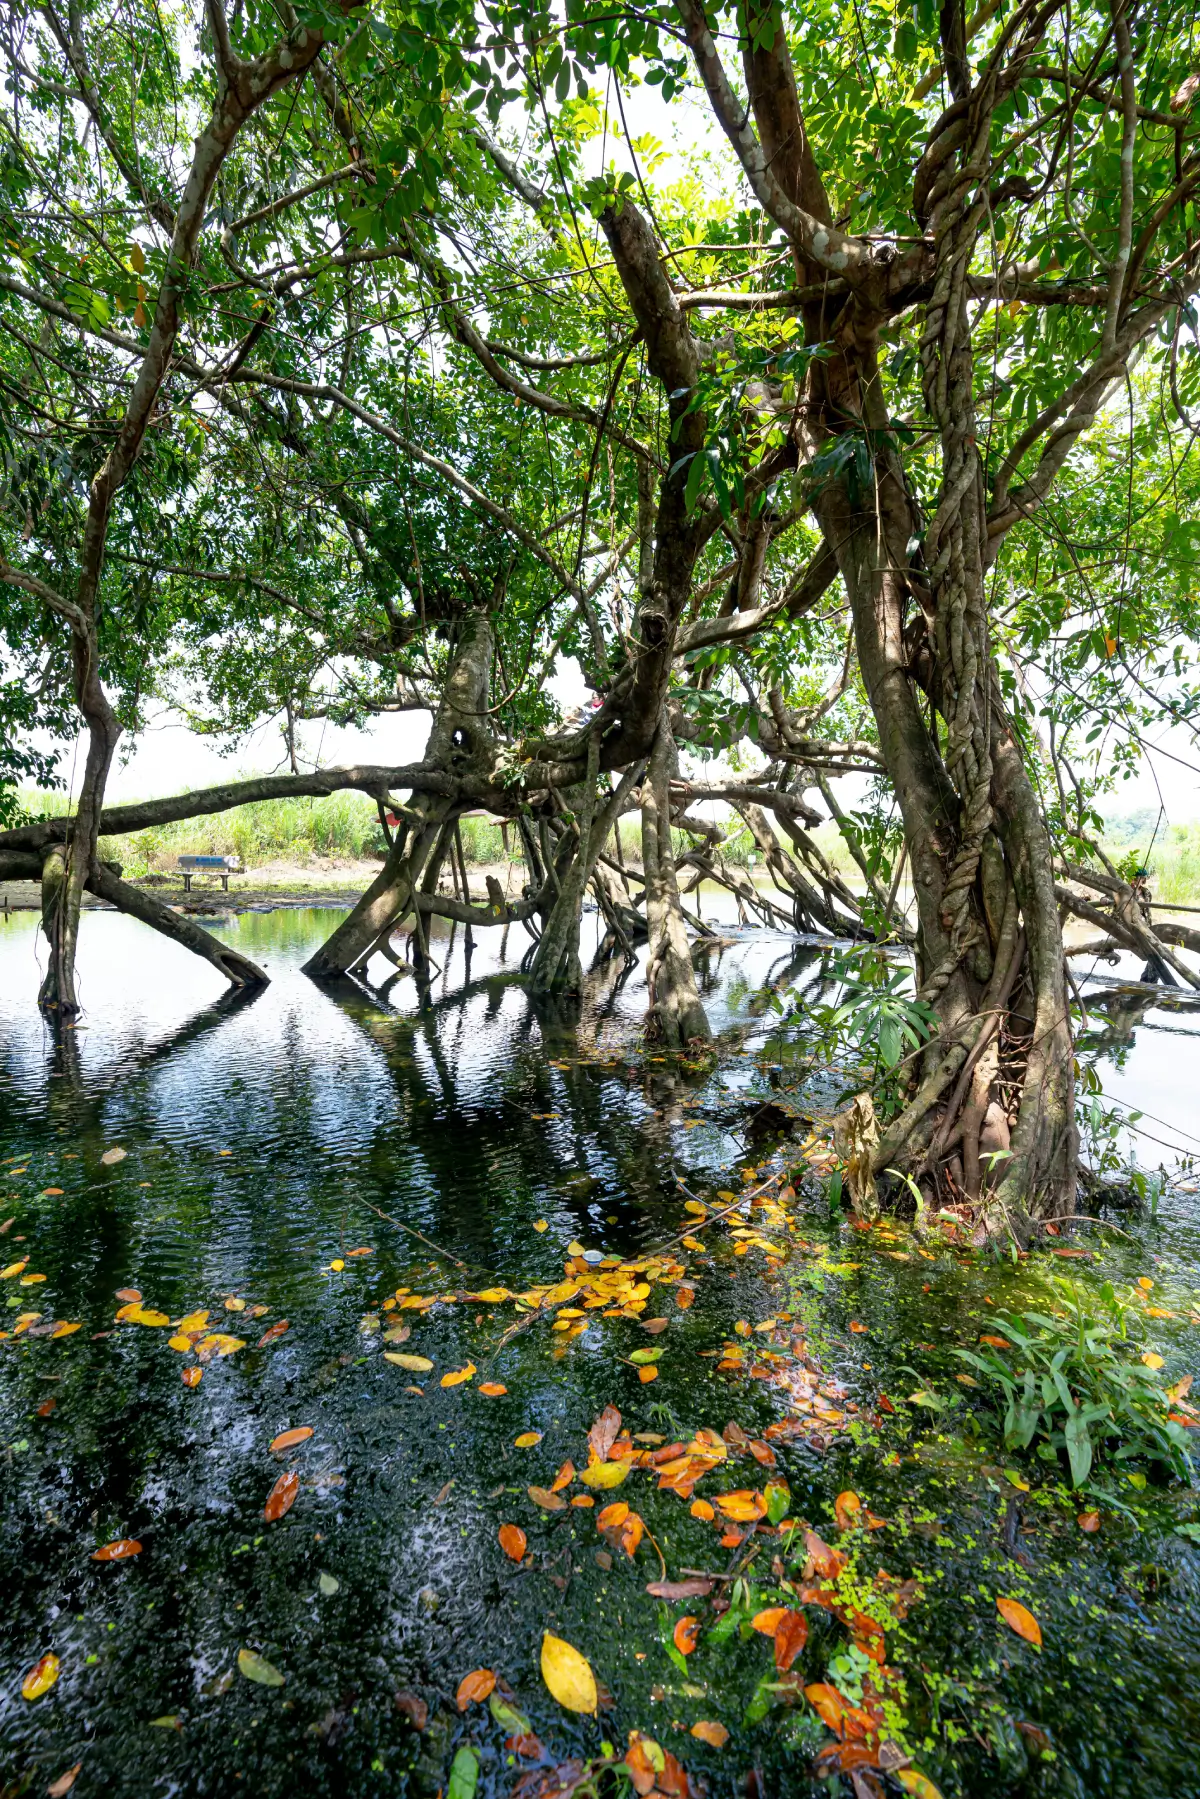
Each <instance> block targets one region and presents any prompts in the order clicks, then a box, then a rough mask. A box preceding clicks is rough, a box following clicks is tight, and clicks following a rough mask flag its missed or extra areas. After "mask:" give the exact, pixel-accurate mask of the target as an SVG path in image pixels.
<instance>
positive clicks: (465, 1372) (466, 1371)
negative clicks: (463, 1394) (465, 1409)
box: [442, 1362, 475, 1387]
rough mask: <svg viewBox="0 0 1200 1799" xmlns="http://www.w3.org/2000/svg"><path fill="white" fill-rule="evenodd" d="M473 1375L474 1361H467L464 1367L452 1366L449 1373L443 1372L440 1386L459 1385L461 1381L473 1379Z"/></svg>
mask: <svg viewBox="0 0 1200 1799" xmlns="http://www.w3.org/2000/svg"><path fill="white" fill-rule="evenodd" d="M474 1377H475V1364H474V1362H468V1363H467V1365H466V1367H465V1368H452V1369H451V1371H450V1373H449V1374H443V1376H442V1386H443V1387H457V1386H461V1384H462V1382H463V1381H465V1380H473V1379H474Z"/></svg>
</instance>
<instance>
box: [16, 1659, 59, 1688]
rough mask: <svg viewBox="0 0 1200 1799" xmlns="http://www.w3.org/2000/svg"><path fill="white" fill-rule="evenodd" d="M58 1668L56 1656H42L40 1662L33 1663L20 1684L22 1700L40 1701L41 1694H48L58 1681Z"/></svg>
mask: <svg viewBox="0 0 1200 1799" xmlns="http://www.w3.org/2000/svg"><path fill="white" fill-rule="evenodd" d="M58 1667H59V1662H58V1657H57V1656H56V1655H44V1656H43V1657H42V1659H41V1661H40V1662H35V1663H34V1665H33V1667H32V1668H31V1669H30V1670H29V1672H28V1674H27V1675H26V1676H25V1678H24V1680H23V1681H22V1682H21V1697H22V1699H40V1698H41V1697H42V1694H43V1693H48V1692H49V1691H50V1688H51V1687H52V1686H53V1685H54V1683H55V1681H56V1680H57V1679H58Z"/></svg>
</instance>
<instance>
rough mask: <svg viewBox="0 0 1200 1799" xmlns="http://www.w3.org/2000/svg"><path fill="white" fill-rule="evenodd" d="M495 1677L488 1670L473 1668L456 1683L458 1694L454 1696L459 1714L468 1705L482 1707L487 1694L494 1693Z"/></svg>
mask: <svg viewBox="0 0 1200 1799" xmlns="http://www.w3.org/2000/svg"><path fill="white" fill-rule="evenodd" d="M495 1687H496V1676H495V1675H494V1674H493V1672H492V1670H491V1669H490V1668H473V1669H472V1670H471V1672H470V1673H469V1674H464V1675H463V1677H462V1679H461V1680H460V1681H459V1683H458V1692H457V1693H456V1694H455V1695H454V1697H455V1699H456V1701H457V1703H458V1709H459V1711H460V1712H465V1711H466V1709H467V1707H468V1706H469V1705H482V1704H483V1701H484V1700H485V1699H486V1698H487V1696H488V1694H489V1693H491V1692H494V1691H495Z"/></svg>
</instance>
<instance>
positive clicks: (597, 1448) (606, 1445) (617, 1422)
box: [588, 1405, 621, 1462]
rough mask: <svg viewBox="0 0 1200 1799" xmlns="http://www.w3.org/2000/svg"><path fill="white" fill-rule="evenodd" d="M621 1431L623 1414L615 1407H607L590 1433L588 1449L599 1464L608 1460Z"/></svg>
mask: <svg viewBox="0 0 1200 1799" xmlns="http://www.w3.org/2000/svg"><path fill="white" fill-rule="evenodd" d="M620 1429H621V1414H620V1412H618V1410H617V1408H616V1406H615V1405H606V1406H605V1408H604V1410H603V1411H602V1412H601V1413H600V1416H599V1417H598V1418H597V1419H596V1420H595V1422H594V1424H593V1425H592V1428H591V1430H589V1432H588V1448H589V1449H590V1450H591V1452H592V1454H593V1455H594V1456H595V1458H596V1460H597V1461H598V1462H606V1461H607V1460H608V1452H609V1450H610V1449H611V1448H612V1446H613V1444H614V1443H615V1442H616V1440H617V1434H618V1432H619V1431H620Z"/></svg>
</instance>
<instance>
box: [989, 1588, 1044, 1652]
mask: <svg viewBox="0 0 1200 1799" xmlns="http://www.w3.org/2000/svg"><path fill="white" fill-rule="evenodd" d="M996 1610H997V1611H998V1612H999V1613H1000V1616H1001V1617H1002V1618H1003V1619H1004V1622H1005V1623H1006V1624H1007V1625H1008V1628H1009V1629H1010V1630H1015V1631H1016V1633H1017V1635H1018V1636H1019V1637H1024V1639H1025V1641H1026V1642H1027V1643H1032V1644H1033V1646H1034V1648H1035V1649H1040V1648H1041V1646H1042V1627H1041V1625H1040V1624H1039V1623H1038V1621H1037V1619H1036V1618H1035V1617H1034V1615H1033V1613H1032V1612H1031V1611H1027V1610H1026V1608H1025V1607H1024V1606H1023V1605H1022V1604H1021V1602H1020V1600H1019V1599H1000V1598H998V1599H997V1600H996Z"/></svg>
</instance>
